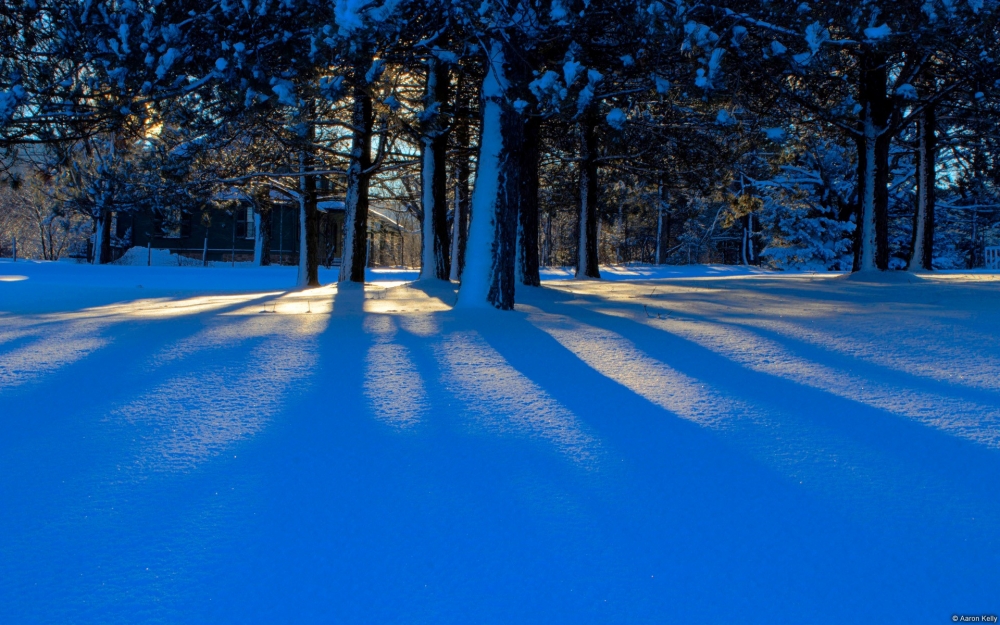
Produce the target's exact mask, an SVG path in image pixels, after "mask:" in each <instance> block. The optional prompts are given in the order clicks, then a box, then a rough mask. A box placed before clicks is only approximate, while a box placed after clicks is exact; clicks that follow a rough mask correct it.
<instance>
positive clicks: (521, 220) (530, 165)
mask: <svg viewBox="0 0 1000 625" xmlns="http://www.w3.org/2000/svg"><path fill="white" fill-rule="evenodd" d="M541 127H542V119H541V118H540V117H537V116H536V117H529V118H528V120H527V123H526V124H525V128H524V149H523V150H522V151H521V154H520V163H519V165H520V170H521V171H520V176H521V207H520V211H519V213H518V224H517V250H518V253H517V273H518V280H519V281H520V283H521V284H524V285H526V286H541V284H542V280H541V276H540V275H539V273H538V160H539V157H540V149H541V137H540V136H539V132H540V131H541Z"/></svg>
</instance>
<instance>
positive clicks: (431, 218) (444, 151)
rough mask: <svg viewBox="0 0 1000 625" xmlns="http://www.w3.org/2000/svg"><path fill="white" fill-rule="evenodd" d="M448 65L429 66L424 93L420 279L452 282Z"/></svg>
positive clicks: (434, 62)
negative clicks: (446, 113)
mask: <svg viewBox="0 0 1000 625" xmlns="http://www.w3.org/2000/svg"><path fill="white" fill-rule="evenodd" d="M450 80H451V78H450V76H449V74H448V66H447V65H445V64H444V63H442V62H440V61H437V60H435V59H431V60H430V61H428V63H427V83H426V88H425V91H424V117H425V119H424V122H423V125H424V128H423V136H422V137H421V139H420V142H421V149H422V152H423V153H422V155H421V163H422V166H421V172H420V179H421V199H422V204H423V211H424V219H423V237H422V238H421V240H422V242H423V248H422V252H421V259H422V262H421V266H420V278H421V279H422V280H427V279H431V278H436V279H438V280H448V279H449V277H450V273H451V265H450V259H449V249H448V188H447V184H448V171H447V166H448V165H447V163H448V160H447V159H448V131H447V125H446V123H445V120H444V115H443V113H442V111H441V108H442V107H443V106H444V105H445V104H446V103H447V101H448V97H449V91H450V89H449V86H450V85H449V82H450Z"/></svg>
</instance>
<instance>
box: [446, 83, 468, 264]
mask: <svg viewBox="0 0 1000 625" xmlns="http://www.w3.org/2000/svg"><path fill="white" fill-rule="evenodd" d="M464 76H465V74H464V72H463V73H461V74H460V75H459V77H458V84H457V85H456V89H455V148H456V149H455V152H456V155H455V165H454V172H455V213H454V216H453V217H454V218H453V220H452V233H451V236H452V255H451V276H450V277H451V279H452V280H455V281H456V282H457V281H459V280H461V279H462V272H463V270H464V269H465V248H466V240H467V237H468V233H469V212H470V207H471V203H470V199H471V198H470V194H469V178H470V175H471V172H470V167H469V140H470V131H469V128H470V126H471V124H472V111H471V110H470V108H471V107H470V106H469V99H468V98H469V96H468V94H467V93H466V92H465V89H464V86H465V80H464Z"/></svg>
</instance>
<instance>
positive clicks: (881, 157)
mask: <svg viewBox="0 0 1000 625" xmlns="http://www.w3.org/2000/svg"><path fill="white" fill-rule="evenodd" d="M860 64H861V79H860V85H859V88H858V95H859V98H858V100H859V102H858V103H859V104H860V105H861V119H860V123H859V128H858V135H857V136H856V143H857V146H858V214H857V218H856V228H855V230H854V271H869V270H872V269H876V268H877V269H882V270H885V269H888V267H889V147H890V144H891V141H892V136H891V134H890V132H889V120H890V117H891V116H892V100H891V99H890V98H889V97H888V95H887V93H886V85H887V82H888V70H887V66H886V58H885V55H884V54H881V53H877V52H872V51H870V50H869V51H864V52H862V54H861V61H860Z"/></svg>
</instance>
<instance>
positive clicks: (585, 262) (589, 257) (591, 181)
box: [576, 107, 601, 278]
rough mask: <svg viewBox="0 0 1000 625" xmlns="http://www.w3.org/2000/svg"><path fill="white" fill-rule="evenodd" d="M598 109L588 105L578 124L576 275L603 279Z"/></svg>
mask: <svg viewBox="0 0 1000 625" xmlns="http://www.w3.org/2000/svg"><path fill="white" fill-rule="evenodd" d="M596 128H597V112H596V111H595V110H594V109H593V107H591V108H589V109H588V110H587V111H586V112H585V113H584V115H583V118H582V119H581V120H580V122H579V123H578V124H577V135H578V140H579V143H580V148H579V149H580V207H579V208H580V212H579V220H578V230H579V231H578V235H579V245H578V248H577V262H576V277H577V278H600V277H601V273H600V270H599V269H598V259H597V219H598V214H597V133H596Z"/></svg>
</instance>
